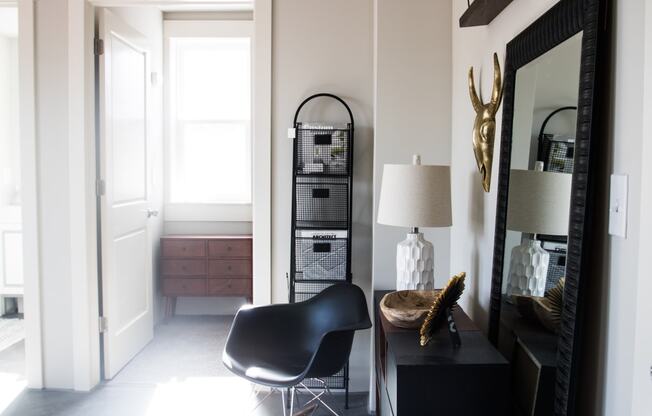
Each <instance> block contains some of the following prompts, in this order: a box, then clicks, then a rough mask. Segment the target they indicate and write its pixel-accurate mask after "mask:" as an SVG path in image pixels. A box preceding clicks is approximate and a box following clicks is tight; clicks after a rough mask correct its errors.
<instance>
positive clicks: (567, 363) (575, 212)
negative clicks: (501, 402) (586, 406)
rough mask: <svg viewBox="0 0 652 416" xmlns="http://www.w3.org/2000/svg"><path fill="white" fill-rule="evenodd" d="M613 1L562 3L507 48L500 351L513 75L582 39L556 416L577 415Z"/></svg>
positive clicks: (494, 322) (495, 282)
mask: <svg viewBox="0 0 652 416" xmlns="http://www.w3.org/2000/svg"><path fill="white" fill-rule="evenodd" d="M607 5H608V0H560V1H559V3H556V4H555V5H554V6H552V8H550V9H549V10H548V11H547V12H546V13H545V14H543V15H542V16H541V17H540V18H539V19H537V20H536V21H535V22H534V23H533V24H532V25H530V26H529V27H528V28H526V29H525V30H524V31H523V32H521V33H520V34H519V35H518V36H516V37H515V38H514V39H513V40H512V41H510V42H509V43H508V44H507V51H506V59H505V85H504V88H505V89H504V98H503V100H504V101H503V119H502V130H501V145H500V168H499V174H498V196H497V202H496V231H495V235H494V257H493V269H492V282H491V299H490V312H489V339H490V340H491V342H492V343H493V344H494V345H496V346H498V332H499V329H500V328H499V327H500V308H501V300H502V283H503V267H504V264H503V263H504V253H505V233H506V222H507V200H508V191H509V174H510V165H511V154H512V127H513V116H514V97H515V87H516V73H517V71H518V69H520V68H522V67H523V66H525V65H526V64H528V63H529V62H531V61H533V60H534V59H536V58H537V57H539V56H541V55H543V54H544V53H546V52H547V51H549V50H550V49H552V48H554V47H556V46H557V45H559V44H561V43H562V42H564V41H566V40H568V39H569V38H571V37H572V36H574V35H576V34H577V33H579V32H580V31H583V35H582V48H581V62H580V80H579V94H578V103H577V107H578V109H577V130H576V137H575V155H574V157H575V160H574V171H573V178H572V189H571V209H570V213H569V214H570V217H569V232H568V246H567V258H566V286H565V290H564V307H563V311H562V322H561V328H560V332H559V339H558V344H557V371H556V381H555V401H554V409H555V411H554V412H555V415H567V414H569V415H572V414H575V405H576V400H575V393H576V391H577V373H578V367H579V352H580V342H581V326H582V310H583V309H582V308H583V303H584V301H583V297H584V293H585V292H586V288H585V287H586V280H587V274H588V272H589V265H590V264H589V263H590V262H589V260H590V258H589V255H590V249H591V237H592V236H591V232H592V224H593V203H594V199H595V198H594V195H595V192H594V190H595V187H596V183H595V182H596V178H597V174H598V172H597V170H598V169H597V168H596V164H597V160H596V158H597V146H598V144H599V137H598V133H599V132H598V131H597V130H598V126H599V125H600V123H599V118H598V117H599V114H600V111H601V110H600V106H601V103H600V98H601V97H602V94H601V91H600V90H599V88H598V86H599V85H601V84H600V81H601V80H602V78H603V77H604V75H603V73H605V72H606V66H607V65H608V62H607V61H606V60H605V58H604V55H605V51H603V49H605V48H604V47H603V44H605V41H606V38H605V36H606V33H607V19H606V17H607V13H606V9H607Z"/></svg>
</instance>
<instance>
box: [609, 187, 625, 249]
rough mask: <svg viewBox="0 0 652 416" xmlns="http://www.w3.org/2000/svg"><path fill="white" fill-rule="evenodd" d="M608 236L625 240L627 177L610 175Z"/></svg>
mask: <svg viewBox="0 0 652 416" xmlns="http://www.w3.org/2000/svg"><path fill="white" fill-rule="evenodd" d="M609 234H611V235H614V236H616V237H622V238H627V175H611V186H610V191H609Z"/></svg>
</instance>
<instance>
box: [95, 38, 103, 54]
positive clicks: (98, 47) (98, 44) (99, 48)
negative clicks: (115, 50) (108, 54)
mask: <svg viewBox="0 0 652 416" xmlns="http://www.w3.org/2000/svg"><path fill="white" fill-rule="evenodd" d="M93 49H94V51H95V55H97V56H100V55H104V39H100V38H95V42H94V46H93Z"/></svg>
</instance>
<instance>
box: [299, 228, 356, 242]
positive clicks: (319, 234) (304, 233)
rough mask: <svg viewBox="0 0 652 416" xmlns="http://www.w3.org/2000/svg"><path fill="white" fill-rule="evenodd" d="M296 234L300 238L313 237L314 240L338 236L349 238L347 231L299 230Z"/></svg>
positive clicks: (331, 238) (333, 238)
mask: <svg viewBox="0 0 652 416" xmlns="http://www.w3.org/2000/svg"><path fill="white" fill-rule="evenodd" d="M296 236H297V237H299V238H312V239H313V240H335V239H337V238H347V231H346V230H337V231H331V230H297V231H296Z"/></svg>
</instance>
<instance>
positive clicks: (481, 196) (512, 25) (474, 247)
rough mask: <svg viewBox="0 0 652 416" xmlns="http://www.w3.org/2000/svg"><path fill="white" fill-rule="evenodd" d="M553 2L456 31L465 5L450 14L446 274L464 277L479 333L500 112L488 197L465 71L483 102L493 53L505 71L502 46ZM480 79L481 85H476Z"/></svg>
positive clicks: (537, 1)
mask: <svg viewBox="0 0 652 416" xmlns="http://www.w3.org/2000/svg"><path fill="white" fill-rule="evenodd" d="M555 2H556V1H554V0H544V1H542V0H521V1H518V2H513V3H512V4H510V5H509V6H507V8H506V9H505V10H504V11H503V12H502V13H501V14H500V15H498V17H497V18H496V19H495V20H494V21H493V22H492V23H491V24H490V25H489V26H481V27H476V28H463V29H461V28H460V27H459V24H458V19H459V17H460V16H461V15H462V13H463V12H464V10H465V8H466V4H465V3H464V2H454V3H453V11H452V16H451V17H452V25H453V27H452V36H453V59H452V66H453V72H452V88H453V93H452V107H451V109H452V118H451V120H452V156H451V165H452V172H451V174H452V183H453V186H452V189H453V212H454V213H455V217H454V219H453V227H452V229H451V260H450V261H451V266H450V267H451V270H464V271H466V272H467V282H466V283H467V287H466V290H465V294H464V296H463V298H462V301H461V305H462V307H463V308H464V309H465V310H466V311H467V313H469V314H470V316H471V317H472V318H473V319H474V320H475V322H476V323H477V324H478V325H479V326H480V327H481V328H483V329H485V330H486V329H487V325H488V319H489V315H488V311H489V293H490V290H491V268H492V259H493V241H494V217H495V212H496V189H497V186H498V183H497V177H498V164H499V161H498V159H499V158H498V155H499V154H500V153H499V152H500V133H499V132H500V125H501V120H502V107H501V108H500V110H499V112H498V114H497V116H496V122H497V127H496V131H497V132H498V133H497V135H496V136H497V137H496V145H495V149H494V168H493V170H492V181H491V192H490V193H485V192H484V191H483V190H482V184H481V182H480V176H479V173H478V172H477V167H476V164H475V158H474V156H473V148H472V145H471V139H472V136H471V131H472V127H473V120H474V118H475V113H474V112H473V108H472V107H471V102H470V101H469V93H468V85H467V72H468V70H469V67H470V66H473V67H474V73H475V76H476V87H478V88H479V89H480V90H481V91H482V93H481V94H482V96H483V97H484V99H485V100H486V99H488V98H487V97H489V95H490V93H491V87H492V77H493V63H492V60H493V57H492V55H493V52H497V53H498V56H499V58H500V62H501V68H503V67H504V65H503V62H504V57H505V45H506V43H507V42H508V41H510V40H511V39H512V38H513V37H514V36H516V35H517V34H518V33H519V32H520V31H521V30H523V29H525V28H526V27H527V26H528V25H529V24H530V23H532V22H533V21H534V20H535V19H536V18H537V17H538V16H540V15H541V14H542V13H543V12H544V11H545V10H547V9H548V8H550V6H552V5H553V4H554V3H555ZM478 79H480V86H478Z"/></svg>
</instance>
